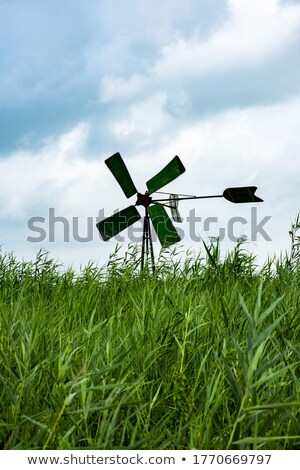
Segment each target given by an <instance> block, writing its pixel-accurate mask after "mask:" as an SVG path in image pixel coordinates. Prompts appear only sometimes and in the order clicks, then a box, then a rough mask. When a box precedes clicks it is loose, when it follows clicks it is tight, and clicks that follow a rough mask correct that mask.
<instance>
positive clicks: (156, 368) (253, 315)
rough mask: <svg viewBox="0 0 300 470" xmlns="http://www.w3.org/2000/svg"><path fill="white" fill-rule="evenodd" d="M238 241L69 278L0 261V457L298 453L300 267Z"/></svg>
mask: <svg viewBox="0 0 300 470" xmlns="http://www.w3.org/2000/svg"><path fill="white" fill-rule="evenodd" d="M298 228H299V220H298V225H297V223H295V224H294V227H293V228H292V230H291V232H292V235H291V239H292V250H291V254H289V255H285V256H284V257H281V258H280V259H273V260H268V262H267V263H266V264H265V266H263V268H261V269H258V268H257V266H255V259H254V258H253V256H252V255H249V254H248V253H247V252H246V251H245V250H244V247H243V245H241V244H238V245H237V246H236V248H235V249H234V250H233V251H232V252H231V253H229V254H228V255H227V256H226V257H225V259H221V258H220V254H219V249H218V245H211V246H207V245H204V251H203V254H202V255H201V254H200V255H198V256H196V257H195V256H193V255H192V254H191V253H187V254H186V258H185V260H184V262H182V263H180V262H179V261H176V260H175V259H172V257H170V256H169V255H168V256H167V255H163V256H165V257H163V256H162V257H161V259H160V262H159V264H158V266H157V269H156V272H155V274H154V275H153V276H152V275H150V274H149V273H148V271H147V269H146V270H145V271H144V272H143V273H142V274H140V273H139V260H138V257H139V253H138V251H137V250H136V249H135V248H133V247H132V248H130V249H129V250H128V253H127V254H126V257H125V259H124V258H120V257H119V254H118V251H116V252H115V253H114V254H113V255H112V257H111V259H110V261H109V263H108V265H107V266H106V267H105V268H103V269H98V268H96V267H95V266H94V265H92V264H89V265H88V266H87V267H86V268H85V269H83V270H82V271H81V273H80V274H75V273H74V272H73V271H72V270H68V271H66V272H62V271H61V270H60V268H59V266H57V265H56V264H55V263H54V261H53V260H51V259H49V258H48V256H47V253H44V252H40V253H39V254H38V255H37V259H36V261H35V262H28V263H25V262H18V261H17V260H16V259H15V258H14V257H13V256H12V255H7V254H3V253H2V255H1V257H0V285H1V291H0V329H1V331H0V406H1V417H0V447H1V448H2V449H75V448H76V449H83V448H93V449H191V448H199V449H300V424H299V423H300V378H299V377H300V322H299V312H300V308H299V305H300V295H299V294H300V292H299V291H300V289H299V287H300V270H299V250H298V249H297V243H299V237H298V238H297V236H298V235H297V230H298Z"/></svg>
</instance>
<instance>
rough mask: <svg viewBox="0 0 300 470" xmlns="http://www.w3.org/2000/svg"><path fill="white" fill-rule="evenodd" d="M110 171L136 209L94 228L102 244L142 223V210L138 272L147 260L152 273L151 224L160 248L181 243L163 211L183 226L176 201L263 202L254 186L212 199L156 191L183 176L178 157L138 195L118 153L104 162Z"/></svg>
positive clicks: (120, 212)
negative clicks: (219, 199)
mask: <svg viewBox="0 0 300 470" xmlns="http://www.w3.org/2000/svg"><path fill="white" fill-rule="evenodd" d="M105 163H106V165H107V166H108V168H109V170H110V171H111V173H112V174H113V176H114V177H115V179H116V180H117V182H118V183H119V185H120V187H121V189H122V190H123V192H124V194H125V196H126V197H127V198H130V197H132V196H134V195H136V197H137V200H136V203H135V205H130V206H128V207H126V208H125V209H123V210H121V211H119V212H117V213H115V214H113V215H112V216H110V217H108V218H106V219H104V220H101V221H100V222H98V223H97V224H96V225H97V228H98V230H99V232H100V235H101V237H102V239H103V240H104V241H107V240H109V239H110V238H112V237H114V236H115V235H117V234H118V233H120V232H122V231H123V230H125V229H126V228H128V227H130V226H131V225H133V224H134V223H135V222H137V221H138V220H140V219H141V216H140V213H139V212H138V210H137V208H136V206H143V207H144V208H145V215H144V224H143V243H142V256H141V269H142V270H143V268H144V265H145V259H146V258H147V259H148V257H149V256H150V261H151V263H152V269H153V271H154V252H153V243H152V237H151V229H150V220H151V222H152V225H153V227H154V230H155V232H156V234H157V237H158V239H159V241H160V243H161V245H162V247H163V248H166V247H169V246H171V245H173V244H174V243H177V242H179V241H180V240H181V238H180V236H179V234H178V232H177V230H176V228H175V227H174V225H173V222H172V220H171V219H170V217H169V216H168V214H167V211H166V209H165V207H168V208H170V210H171V216H172V219H173V220H174V222H182V218H181V217H180V214H179V211H178V203H179V201H184V200H191V199H207V198H215V197H223V198H225V199H227V200H228V201H230V202H233V203H246V202H262V199H260V198H259V197H257V196H256V195H255V191H256V189H257V188H256V186H247V187H235V188H227V189H225V190H224V191H223V193H222V194H217V195H213V196H188V195H180V197H179V195H178V194H169V193H160V192H159V189H161V188H163V187H164V186H166V185H167V184H169V183H171V182H172V181H173V180H175V179H176V178H177V177H178V176H180V175H181V174H182V173H184V172H185V168H184V166H183V164H182V162H181V160H180V158H179V157H178V156H175V157H174V158H173V159H172V160H171V161H170V162H169V163H168V164H167V165H166V166H165V167H164V168H163V169H162V170H161V171H160V172H159V173H157V174H156V175H155V176H153V177H152V178H151V179H149V180H148V181H147V182H146V187H147V191H146V192H145V193H140V192H139V191H138V190H137V189H136V187H135V184H134V182H133V180H132V178H131V176H130V174H129V171H128V169H127V167H126V165H125V163H124V160H123V159H122V157H121V155H120V153H119V152H117V153H115V154H114V155H112V156H111V157H109V158H107V159H106V160H105ZM153 193H160V194H169V197H168V198H165V197H163V198H158V199H153V197H152V196H151V195H152V194H153Z"/></svg>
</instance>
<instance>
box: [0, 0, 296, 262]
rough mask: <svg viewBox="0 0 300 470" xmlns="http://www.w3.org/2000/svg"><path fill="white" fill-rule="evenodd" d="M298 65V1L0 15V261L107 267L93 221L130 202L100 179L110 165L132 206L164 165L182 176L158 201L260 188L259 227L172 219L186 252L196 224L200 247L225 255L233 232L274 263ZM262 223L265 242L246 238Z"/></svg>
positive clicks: (85, 0)
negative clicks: (174, 195)
mask: <svg viewBox="0 0 300 470" xmlns="http://www.w3.org/2000/svg"><path fill="white" fill-rule="evenodd" d="M299 51H300V2H299V1H296V0H185V1H184V2H183V1H182V0H164V1H163V2H162V1H160V0H0V90H1V91H0V244H1V245H2V249H3V250H4V251H6V252H7V251H9V252H10V251H14V253H15V254H16V256H17V257H18V258H19V259H22V258H24V259H31V258H33V257H34V255H35V253H36V252H37V251H38V250H39V249H40V248H45V249H47V250H48V251H49V252H50V254H51V256H53V257H54V258H56V259H59V260H60V261H61V262H62V263H64V264H65V265H69V264H73V265H74V266H76V267H77V266H79V265H80V264H86V263H87V262H88V261H89V260H95V261H97V262H99V263H100V264H103V263H105V261H106V260H107V256H108V254H109V253H110V252H111V251H113V250H114V247H115V245H116V243H117V241H116V240H112V241H110V242H106V243H105V242H103V241H101V240H100V239H99V236H98V233H97V229H96V228H95V222H96V219H97V217H98V215H99V214H100V216H101V217H103V213H104V215H105V216H109V215H111V213H112V212H113V211H114V210H116V209H123V208H125V207H127V206H128V205H130V204H132V203H134V202H135V200H134V199H135V198H132V199H130V200H129V201H128V200H127V199H126V198H125V196H124V194H123V192H122V191H121V189H120V188H119V186H118V184H117V182H116V181H115V180H114V178H113V176H112V175H111V174H110V172H109V170H108V169H107V167H106V165H105V164H104V160H105V158H107V157H109V156H110V155H112V154H113V153H115V152H116V151H119V152H120V153H121V155H122V156H123V158H124V160H125V161H126V164H127V166H128V168H129V171H130V173H131V175H132V178H133V180H134V182H135V184H136V186H137V187H138V188H139V190H140V191H141V192H143V191H144V190H145V181H147V180H148V179H149V178H150V177H152V176H153V175H154V174H155V173H157V172H158V171H159V170H160V169H161V168H162V167H163V166H164V165H166V164H167V163H168V162H169V161H170V160H171V158H173V157H174V156H175V155H179V157H180V158H181V160H182V162H183V164H184V165H185V167H186V172H185V173H184V174H183V175H181V177H180V178H178V179H177V180H176V181H174V182H173V183H171V184H170V185H169V186H167V187H165V190H166V191H170V192H173V191H174V192H178V193H188V194H197V195H206V194H220V193H222V192H223V190H224V189H225V188H226V187H231V186H243V185H254V186H258V190H257V195H259V196H260V197H261V198H263V199H264V201H265V202H264V203H263V204H258V205H257V206H256V207H257V212H256V213H255V212H254V210H253V207H255V206H254V205H252V204H245V205H239V206H237V205H234V204H231V203H230V202H227V201H225V200H223V199H220V200H219V199H215V200H207V201H194V202H193V201H190V202H187V201H185V202H183V203H181V205H180V212H181V215H182V217H183V218H184V223H183V224H182V225H181V226H180V228H181V229H182V230H183V232H184V237H183V242H182V245H183V246H184V247H192V248H193V249H195V250H196V251H197V250H199V249H200V246H201V242H199V241H193V240H192V238H194V237H193V236H192V235H191V226H190V224H188V223H187V221H186V218H187V217H188V216H189V215H191V212H190V211H192V210H194V213H195V216H196V217H198V218H200V217H201V220H200V219H198V220H197V221H196V222H195V223H194V227H192V229H194V230H195V233H196V234H197V235H199V236H202V237H203V239H204V240H205V241H207V240H209V237H213V236H216V235H218V234H219V233H220V230H221V229H224V230H225V237H224V240H223V241H222V244H221V247H222V251H223V252H225V251H226V250H227V249H228V248H230V247H232V246H233V245H234V243H233V242H232V240H230V236H229V235H228V227H229V225H230V221H231V220H232V218H233V217H243V218H244V219H245V220H246V221H247V223H245V224H242V223H236V224H235V225H234V235H235V236H236V237H238V236H241V235H246V236H248V241H249V243H248V244H247V248H248V249H249V250H250V251H252V252H254V253H256V254H257V256H258V259H260V260H264V259H266V258H267V256H268V255H269V256H272V254H274V253H276V254H277V255H278V254H280V252H281V251H285V250H286V249H288V247H289V236H288V231H289V229H290V224H291V221H293V220H294V218H295V216H296V214H297V212H298V211H299V192H300V191H299V177H300V163H299V152H300V61H299ZM103 210H104V212H103ZM99 211H100V212H99ZM141 213H142V212H141ZM101 214H102V215H101ZM54 216H55V217H64V218H65V220H66V221H67V222H66V223H68V224H69V232H68V235H69V236H68V238H69V241H64V235H65V234H64V231H63V222H61V221H59V220H58V221H57V222H56V223H55V224H54V225H53V224H52V225H51V220H52V219H53V217H54ZM35 217H39V218H40V219H36V220H38V222H34V224H35V225H34V226H35V227H37V226H38V227H40V228H41V229H42V230H43V232H42V231H40V232H37V231H33V230H32V229H31V228H30V227H32V223H33V220H34V219H33V218H35ZM208 217H216V218H217V222H214V223H212V224H210V227H209V230H207V228H208V227H207V224H206V225H205V221H206V220H207V218H208ZM255 217H256V219H257V220H256V221H255V220H254V219H255ZM265 217H269V219H265V224H264V226H263V228H264V230H265V232H266V233H267V235H268V238H270V239H271V240H269V241H268V240H266V239H265V238H266V237H263V236H262V235H261V233H258V234H257V236H256V237H255V236H254V235H253V234H254V233H255V225H257V224H259V223H260V222H261V221H262V220H263V219H264V218H265ZM49 221H50V223H49ZM52 222H53V220H52ZM137 225H138V228H137V229H138V230H139V229H140V225H139V224H138V223H137ZM175 225H176V226H177V227H179V224H175ZM253 225H254V228H253ZM42 233H43V235H44V236H41V234H42ZM79 237H81V238H86V240H85V241H83V240H81V241H79ZM124 237H125V242H124V246H126V244H127V242H128V237H127V235H126V232H125V233H124ZM40 238H43V240H40V241H39V239H40ZM231 238H232V237H231ZM251 238H252V239H251ZM32 239H33V240H32ZM30 240H31V241H30ZM155 251H156V253H158V252H159V245H158V243H156V244H155Z"/></svg>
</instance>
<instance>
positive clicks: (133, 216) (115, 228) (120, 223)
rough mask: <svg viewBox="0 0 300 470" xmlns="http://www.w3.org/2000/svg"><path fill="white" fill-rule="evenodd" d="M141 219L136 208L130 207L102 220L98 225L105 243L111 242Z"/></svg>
mask: <svg viewBox="0 0 300 470" xmlns="http://www.w3.org/2000/svg"><path fill="white" fill-rule="evenodd" d="M140 218H141V216H140V214H139V212H138V210H137V209H136V208H135V206H129V207H127V208H126V209H123V210H122V211H120V212H117V213H116V214H114V215H112V216H111V217H107V219H104V220H101V222H98V223H97V224H96V226H97V229H98V230H99V232H100V235H101V237H102V239H103V240H104V241H107V240H109V239H110V238H112V237H114V236H115V235H117V234H118V233H120V232H122V230H125V228H127V227H129V226H130V225H132V224H134V223H135V222H136V221H137V220H139V219H140Z"/></svg>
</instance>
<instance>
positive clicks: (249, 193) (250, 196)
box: [223, 186, 263, 204]
mask: <svg viewBox="0 0 300 470" xmlns="http://www.w3.org/2000/svg"><path fill="white" fill-rule="evenodd" d="M256 190H257V187H256V186H245V187H240V188H227V189H225V191H224V192H223V197H224V198H225V199H227V201H230V202H234V203H236V204H238V203H244V202H263V199H260V198H259V197H257V196H255V194H254V193H255V191H256Z"/></svg>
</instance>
